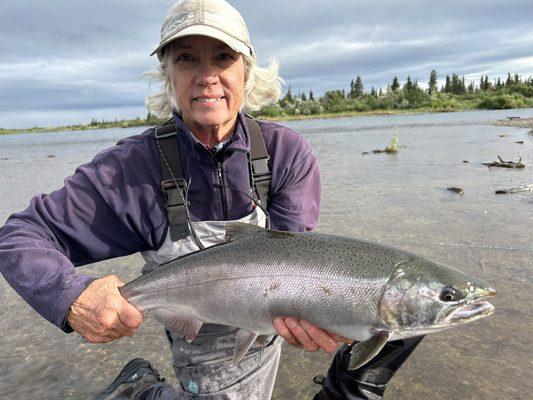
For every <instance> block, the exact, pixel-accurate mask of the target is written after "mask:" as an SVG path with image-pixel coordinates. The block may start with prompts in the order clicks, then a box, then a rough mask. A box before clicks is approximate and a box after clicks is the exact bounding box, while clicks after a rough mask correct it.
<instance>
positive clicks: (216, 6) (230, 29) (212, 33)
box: [150, 0, 254, 61]
mask: <svg viewBox="0 0 533 400" xmlns="http://www.w3.org/2000/svg"><path fill="white" fill-rule="evenodd" d="M190 35H200V36H208V37H211V38H213V39H217V40H220V41H222V42H224V43H226V44H227V45H228V46H229V47H231V48H232V49H233V50H235V51H237V52H239V53H242V54H244V55H245V56H249V57H254V49H253V47H252V44H251V43H250V35H249V34H248V29H247V28H246V24H245V23H244V19H243V18H242V16H241V14H239V12H238V11H237V10H236V9H235V8H233V7H232V6H231V5H230V4H229V3H228V2H226V1H224V0H180V1H178V2H177V3H176V4H174V5H173V6H172V7H171V8H170V10H169V12H168V14H167V17H166V19H165V22H164V23H163V25H162V26H161V41H160V42H159V46H157V48H156V49H155V50H154V51H153V52H152V53H151V54H150V55H151V56H153V55H154V54H157V57H158V58H159V60H160V61H161V59H162V55H163V49H164V47H165V46H166V45H167V44H169V43H170V42H172V41H173V40H175V39H177V38H180V37H183V36H190Z"/></svg>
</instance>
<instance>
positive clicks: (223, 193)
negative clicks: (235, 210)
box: [215, 161, 228, 221]
mask: <svg viewBox="0 0 533 400" xmlns="http://www.w3.org/2000/svg"><path fill="white" fill-rule="evenodd" d="M215 162H216V165H217V172H218V180H219V183H220V194H221V196H222V212H223V215H224V220H225V221H227V220H228V203H227V199H226V189H225V187H226V184H225V183H224V174H223V173H222V163H221V162H219V161H215Z"/></svg>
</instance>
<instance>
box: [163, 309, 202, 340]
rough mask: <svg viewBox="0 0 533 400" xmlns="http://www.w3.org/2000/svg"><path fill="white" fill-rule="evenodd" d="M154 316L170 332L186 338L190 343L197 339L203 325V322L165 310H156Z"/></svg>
mask: <svg viewBox="0 0 533 400" xmlns="http://www.w3.org/2000/svg"><path fill="white" fill-rule="evenodd" d="M154 316H155V318H156V319H157V320H158V321H159V322H161V323H162V324H163V325H165V327H166V328H167V329H168V330H169V331H171V332H173V333H175V334H176V335H178V336H181V337H184V338H185V340H187V341H188V342H192V341H193V340H194V339H195V338H196V335H198V331H199V330H200V328H201V327H202V324H203V322H202V321H199V320H197V319H194V318H191V317H189V316H186V315H183V314H180V313H177V312H174V311H170V310H167V309H165V308H158V309H156V310H154Z"/></svg>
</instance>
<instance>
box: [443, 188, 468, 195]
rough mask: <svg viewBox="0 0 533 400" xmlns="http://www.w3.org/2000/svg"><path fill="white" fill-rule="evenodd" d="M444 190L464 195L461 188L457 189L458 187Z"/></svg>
mask: <svg viewBox="0 0 533 400" xmlns="http://www.w3.org/2000/svg"><path fill="white" fill-rule="evenodd" d="M446 190H449V191H450V192H454V193H458V194H464V192H465V191H464V190H463V189H462V188H458V187H449V188H446Z"/></svg>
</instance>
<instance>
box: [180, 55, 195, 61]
mask: <svg viewBox="0 0 533 400" xmlns="http://www.w3.org/2000/svg"><path fill="white" fill-rule="evenodd" d="M176 61H193V58H192V56H191V55H190V54H180V55H179V56H178V57H177V58H176Z"/></svg>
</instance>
